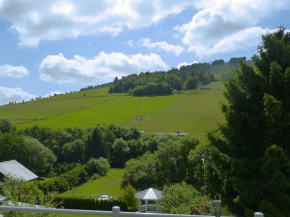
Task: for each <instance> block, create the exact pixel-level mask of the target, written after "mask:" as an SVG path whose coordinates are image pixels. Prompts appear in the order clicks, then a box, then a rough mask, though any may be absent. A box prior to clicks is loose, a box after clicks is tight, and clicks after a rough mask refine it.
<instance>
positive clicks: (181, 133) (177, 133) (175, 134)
mask: <svg viewBox="0 0 290 217" xmlns="http://www.w3.org/2000/svg"><path fill="white" fill-rule="evenodd" d="M156 135H159V136H162V135H171V136H187V135H188V133H186V132H176V133H156Z"/></svg>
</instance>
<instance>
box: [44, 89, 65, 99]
mask: <svg viewBox="0 0 290 217" xmlns="http://www.w3.org/2000/svg"><path fill="white" fill-rule="evenodd" d="M54 94H57V95H59V94H64V92H61V91H57V90H56V91H50V92H49V93H48V94H45V95H44V96H43V98H46V97H50V96H54Z"/></svg>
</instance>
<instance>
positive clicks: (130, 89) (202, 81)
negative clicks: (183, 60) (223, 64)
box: [109, 63, 215, 96]
mask: <svg viewBox="0 0 290 217" xmlns="http://www.w3.org/2000/svg"><path fill="white" fill-rule="evenodd" d="M196 65H197V66H198V67H193V68H190V67H181V69H176V68H173V69H171V70H169V71H167V72H163V71H158V72H152V73H150V72H145V73H143V72H141V73H140V74H139V75H137V74H132V75H129V76H126V77H122V79H118V77H116V78H115V79H114V82H113V84H112V85H111V86H110V89H109V93H129V94H132V95H133V96H144V95H169V94H172V93H173V90H176V91H180V90H183V89H186V90H192V89H196V88H197V87H198V86H202V85H206V84H209V83H210V82H211V81H214V80H215V79H214V76H213V74H210V73H208V72H205V71H196V69H202V68H204V64H200V63H198V64H196Z"/></svg>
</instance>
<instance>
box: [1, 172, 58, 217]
mask: <svg viewBox="0 0 290 217" xmlns="http://www.w3.org/2000/svg"><path fill="white" fill-rule="evenodd" d="M4 182H5V185H4V186H3V187H2V189H1V191H2V192H3V195H4V196H6V197H7V198H8V200H9V201H11V202H12V203H13V204H14V205H15V206H19V202H21V203H23V204H22V206H23V205H24V204H25V206H34V205H40V206H44V207H49V208H52V207H55V205H56V203H55V202H54V201H53V200H54V198H53V197H51V196H49V197H48V196H46V195H44V194H43V193H42V191H40V190H39V189H38V188H37V186H36V185H35V184H34V183H33V182H26V181H23V180H19V179H13V178H12V177H9V176H6V177H5V178H4ZM10 206H11V204H10ZM48 215H49V214H46V213H22V212H8V213H5V216H9V217H18V216H37V217H42V216H48Z"/></svg>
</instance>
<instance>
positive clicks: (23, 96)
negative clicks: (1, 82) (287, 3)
mask: <svg viewBox="0 0 290 217" xmlns="http://www.w3.org/2000/svg"><path fill="white" fill-rule="evenodd" d="M35 97H36V96H35V95H33V94H29V93H27V92H25V91H23V90H22V89H21V88H7V87H0V105H3V104H7V103H9V102H22V101H23V100H24V101H27V100H30V99H31V98H35Z"/></svg>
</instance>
